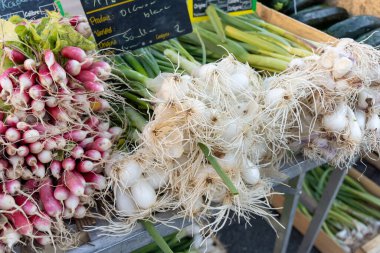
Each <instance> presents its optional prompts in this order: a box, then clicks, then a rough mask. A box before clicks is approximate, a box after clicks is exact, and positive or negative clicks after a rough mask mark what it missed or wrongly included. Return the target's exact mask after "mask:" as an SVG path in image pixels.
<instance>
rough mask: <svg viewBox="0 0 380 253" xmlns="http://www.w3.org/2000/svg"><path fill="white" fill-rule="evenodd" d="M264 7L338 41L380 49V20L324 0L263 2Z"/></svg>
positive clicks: (264, 0)
mask: <svg viewBox="0 0 380 253" xmlns="http://www.w3.org/2000/svg"><path fill="white" fill-rule="evenodd" d="M262 2H263V4H265V5H267V6H269V7H272V8H274V9H276V10H278V11H281V12H283V13H285V14H287V15H289V16H291V17H292V18H294V19H297V20H299V21H301V22H303V23H305V24H307V25H310V26H313V27H315V28H318V29H320V30H323V31H324V32H326V33H328V34H330V35H332V36H334V37H336V38H352V39H355V40H356V41H363V42H364V43H366V44H369V45H371V46H373V47H379V46H380V18H379V17H374V16H366V15H362V16H352V17H350V15H349V13H348V12H347V10H345V9H344V8H341V7H335V6H328V5H326V4H324V0H269V1H268V0H263V1H262Z"/></svg>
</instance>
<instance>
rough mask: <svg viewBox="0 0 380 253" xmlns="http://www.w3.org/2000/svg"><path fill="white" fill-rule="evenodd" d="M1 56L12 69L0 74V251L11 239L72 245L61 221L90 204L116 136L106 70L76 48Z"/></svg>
mask: <svg viewBox="0 0 380 253" xmlns="http://www.w3.org/2000/svg"><path fill="white" fill-rule="evenodd" d="M70 27H71V26H70ZM74 35H75V34H74ZM54 51H56V48H54ZM4 53H5V55H6V56H7V57H8V58H9V60H11V61H12V62H13V66H12V67H10V68H8V69H6V70H5V71H3V72H2V73H1V75H0V101H1V108H2V111H1V115H0V140H1V143H0V145H1V148H2V150H3V152H2V153H1V155H0V220H1V224H2V226H0V252H3V249H4V250H11V249H12V247H13V246H14V245H15V244H16V243H17V242H27V243H30V245H32V247H33V248H35V247H36V246H44V245H48V244H53V245H54V246H57V247H59V248H62V249H65V248H70V247H73V246H75V243H76V242H77V237H76V235H75V233H73V231H69V230H68V228H66V225H65V224H64V222H63V221H64V219H71V218H84V217H85V216H86V215H87V214H88V210H89V208H91V207H94V205H95V201H94V197H95V195H96V194H97V192H100V191H102V190H103V189H105V188H106V186H107V182H106V178H105V177H104V176H103V175H102V172H103V169H104V165H105V163H106V162H107V161H108V160H109V158H110V155H111V148H112V145H113V143H114V141H115V140H116V139H117V138H118V136H119V135H120V134H121V133H122V129H121V128H119V127H111V126H110V123H109V115H110V114H111V111H110V109H111V107H110V104H109V102H108V101H109V99H110V98H114V97H116V95H115V94H114V93H113V92H112V91H111V90H110V89H109V87H108V86H107V83H106V82H105V80H107V79H108V78H109V76H110V74H111V67H110V65H109V64H108V63H106V62H104V61H102V60H100V58H99V59H96V57H95V56H93V55H90V54H88V53H87V52H86V51H84V50H83V49H81V48H80V47H77V46H76V45H67V46H65V47H63V48H62V49H61V50H59V51H58V52H55V53H54V52H53V51H52V50H50V49H44V50H43V49H41V48H33V56H30V55H29V56H27V55H28V54H26V53H24V52H23V51H22V49H20V48H15V47H12V45H8V46H7V47H5V49H4Z"/></svg>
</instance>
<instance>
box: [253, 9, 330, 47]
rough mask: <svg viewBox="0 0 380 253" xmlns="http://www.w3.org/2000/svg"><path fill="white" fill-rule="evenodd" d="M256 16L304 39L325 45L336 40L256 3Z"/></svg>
mask: <svg viewBox="0 0 380 253" xmlns="http://www.w3.org/2000/svg"><path fill="white" fill-rule="evenodd" d="M257 14H258V15H259V16H260V17H261V18H262V19H263V20H265V21H267V22H268V23H271V24H273V25H276V26H278V27H281V28H283V29H285V30H287V31H289V32H291V33H294V34H296V35H298V36H301V37H303V38H305V39H309V40H313V41H316V42H326V43H328V42H334V41H336V38H334V37H332V36H330V35H328V34H326V33H324V32H321V31H319V30H317V29H315V28H313V27H311V26H308V25H305V24H303V23H301V22H299V21H297V20H295V19H292V18H290V17H288V16H286V15H284V14H282V13H280V12H277V11H275V10H273V9H270V8H268V7H266V6H264V5H262V4H261V3H257Z"/></svg>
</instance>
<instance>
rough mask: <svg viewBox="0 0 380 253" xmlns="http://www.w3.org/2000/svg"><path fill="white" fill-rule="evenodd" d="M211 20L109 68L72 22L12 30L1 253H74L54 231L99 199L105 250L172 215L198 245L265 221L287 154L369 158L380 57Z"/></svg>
mask: <svg viewBox="0 0 380 253" xmlns="http://www.w3.org/2000/svg"><path fill="white" fill-rule="evenodd" d="M207 13H208V15H209V17H210V19H211V21H210V22H206V23H202V24H199V25H198V26H196V27H195V32H194V33H193V34H190V35H186V36H183V37H181V38H179V40H171V41H167V42H164V43H162V44H157V45H154V46H152V47H149V48H144V49H140V50H137V51H135V52H133V54H132V53H130V52H128V53H126V54H124V55H122V56H114V57H107V59H109V60H108V63H106V62H103V61H101V60H99V59H101V58H100V57H97V55H96V54H95V53H93V52H92V50H94V48H95V47H94V44H93V42H92V41H91V40H90V39H88V36H90V33H89V26H88V23H87V22H86V21H85V20H84V19H82V18H80V17H74V18H72V19H62V18H61V17H55V16H54V14H51V15H50V16H49V17H48V18H44V19H41V20H39V21H33V22H28V21H26V20H21V19H18V18H12V19H13V22H14V23H16V24H17V28H16V29H15V30H16V32H17V35H18V37H19V40H20V41H18V42H17V41H8V42H5V43H4V44H5V46H6V48H7V49H6V50H4V53H5V54H6V55H7V56H8V58H9V59H10V60H7V61H6V62H5V63H7V64H8V65H9V66H8V67H9V68H8V69H6V70H5V71H4V72H3V73H2V76H1V77H0V84H1V94H0V95H1V101H2V103H1V106H2V108H3V111H4V115H3V118H4V121H3V124H1V125H0V134H1V137H2V140H3V141H2V145H3V146H4V150H5V152H4V153H3V157H2V158H4V160H0V164H1V166H2V167H1V168H2V169H1V170H0V171H3V173H2V174H1V175H2V178H1V183H2V186H3V187H2V191H1V193H0V194H1V195H0V196H1V197H2V199H4V203H6V205H5V204H4V205H3V206H0V209H1V211H0V215H1V221H2V223H4V224H5V226H3V227H4V228H3V229H2V231H1V233H2V234H3V236H2V237H1V239H2V241H3V244H6V245H5V246H6V247H8V248H11V247H12V246H13V245H14V243H15V242H17V241H18V240H19V237H17V235H19V234H21V235H23V238H22V240H23V241H28V240H29V242H31V243H32V245H33V242H34V239H35V240H37V239H39V238H42V239H44V241H42V240H40V241H38V242H39V243H40V244H48V243H50V242H49V241H52V242H54V243H57V244H59V246H60V247H63V248H64V247H69V246H72V245H73V240H74V239H75V236H74V235H73V234H70V233H69V232H68V230H67V229H65V226H64V223H63V222H62V221H63V219H64V218H71V217H77V218H79V217H83V216H84V215H86V214H87V213H88V212H87V210H88V208H90V207H93V206H95V201H94V199H95V197H96V198H97V200H99V201H100V202H101V205H100V206H99V207H100V208H102V209H104V210H105V212H104V214H103V213H102V214H101V215H100V214H98V215H97V216H98V217H100V218H104V219H107V220H108V221H109V225H107V226H103V227H97V229H100V230H103V231H105V232H107V234H126V233H128V232H130V231H132V228H133V227H134V226H135V224H136V223H137V222H138V221H141V222H142V223H143V224H145V226H146V227H148V226H149V224H151V223H150V221H157V220H158V218H157V217H156V214H157V213H160V212H167V211H170V210H173V209H175V210H177V216H175V217H174V218H176V217H185V218H191V219H192V220H195V221H196V222H197V223H199V224H200V226H201V231H202V233H204V234H205V235H206V236H209V235H211V234H212V233H213V232H216V231H218V230H220V229H221V228H222V227H223V226H224V225H225V223H226V221H227V220H228V219H229V218H230V215H231V213H233V214H234V215H235V216H237V217H238V218H239V219H244V220H246V221H247V222H249V220H250V218H251V217H252V215H254V214H255V215H259V216H263V217H264V218H266V219H267V220H268V221H269V222H271V221H275V219H273V214H272V213H271V212H270V210H269V209H270V206H269V204H268V201H267V200H266V198H267V197H269V196H270V194H271V193H270V189H271V186H272V183H273V180H274V179H275V178H277V177H278V176H279V175H278V174H279V173H278V169H279V167H280V166H281V164H283V163H284V162H285V161H287V160H288V159H291V158H293V156H294V155H295V154H296V153H298V152H299V151H302V152H303V153H304V154H305V155H306V156H308V157H310V158H312V159H325V160H327V161H328V162H330V163H331V164H334V165H337V166H340V167H344V168H346V167H347V166H348V165H349V164H351V163H352V162H353V161H355V158H356V156H358V155H360V154H361V153H365V152H370V151H373V150H378V149H379V143H380V142H379V141H378V140H379V136H380V134H379V133H380V131H379V130H378V129H380V118H379V116H378V115H379V112H378V110H377V107H376V103H377V98H378V96H377V94H378V91H377V84H378V83H379V82H380V53H379V51H377V50H375V49H374V48H372V47H370V46H367V45H363V44H359V43H356V42H354V41H352V40H349V39H344V40H340V41H338V42H337V43H335V44H334V45H329V46H326V45H322V46H321V48H319V49H316V48H315V45H314V43H311V42H307V41H305V40H303V39H302V38H299V37H297V36H295V35H293V34H290V33H288V32H287V31H285V30H283V29H280V28H278V27H276V26H273V25H271V24H268V23H266V22H264V21H262V20H261V19H259V18H258V17H256V16H254V15H249V16H244V17H230V16H229V15H227V14H226V13H224V12H222V11H221V10H219V9H217V8H215V7H214V6H212V5H211V6H210V7H209V8H208V9H207ZM78 32H79V33H80V34H82V35H83V36H81V35H80V34H79V33H78ZM199 49H200V50H199ZM138 55H140V56H138ZM200 62H202V63H203V64H201V63H200ZM206 63H207V64H206ZM251 67H255V68H256V69H258V70H264V71H262V72H261V73H260V72H256V71H255V70H253V69H252V68H251ZM111 72H112V73H111ZM276 72H282V73H281V74H273V73H276ZM267 75H271V76H270V77H268V76H267ZM110 79H112V82H111V81H110ZM114 89H116V90H117V91H118V94H120V97H118V96H117V95H116V94H115V93H114V92H112V90H114ZM115 98H116V99H115ZM114 100H118V101H119V102H120V103H121V105H120V106H117V104H116V102H114ZM110 104H112V106H110ZM125 104H128V106H126V108H125V107H124V106H123V105H125ZM126 119H128V129H127V131H123V130H122V127H124V125H125V123H126ZM111 125H114V126H115V127H110V126H111ZM1 129H3V130H1ZM119 137H120V138H119ZM116 140H117V142H116ZM126 151H127V152H126ZM100 191H101V192H100ZM5 200H6V201H5ZM49 200H50V201H49ZM13 201H15V202H16V204H17V205H13ZM26 203H27V204H28V206H29V203H31V204H33V205H34V207H35V211H36V213H33V212H32V213H27V212H28V211H27V207H26V206H27V205H26ZM40 203H41V204H40ZM0 204H1V203H0ZM38 207H39V208H38ZM14 215H18V216H19V217H21V218H22V219H14V218H13V217H14ZM38 218H41V219H43V221H46V220H48V221H49V222H50V223H51V224H52V225H51V229H49V230H48V229H46V227H37V225H34V227H33V224H32V223H34V220H35V219H38ZM115 218H116V219H115ZM22 220H23V221H25V222H26V224H28V225H27V226H26V227H25V229H24V227H21V229H20V228H16V222H19V221H22ZM163 222H165V221H163ZM41 233H44V234H41ZM8 234H10V236H8ZM15 236H16V237H15ZM67 237H69V238H70V239H71V240H69V239H68V238H67ZM9 238H10V239H9ZM12 238H13V239H12ZM14 238H16V239H14ZM164 247H166V246H164ZM161 249H162V248H161ZM165 252H170V251H165Z"/></svg>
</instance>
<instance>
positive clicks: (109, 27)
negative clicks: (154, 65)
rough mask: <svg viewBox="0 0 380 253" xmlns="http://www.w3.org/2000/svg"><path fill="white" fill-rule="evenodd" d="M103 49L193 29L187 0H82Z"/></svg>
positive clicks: (132, 46) (136, 45)
mask: <svg viewBox="0 0 380 253" xmlns="http://www.w3.org/2000/svg"><path fill="white" fill-rule="evenodd" d="M81 2H82V5H83V8H84V10H85V12H86V15H87V18H88V21H89V23H90V25H91V28H92V32H93V34H94V36H95V39H96V41H97V43H98V47H99V48H100V49H104V48H118V49H124V50H133V49H137V48H141V47H145V46H148V45H151V44H154V43H157V42H161V41H164V40H168V39H171V38H175V37H178V36H180V35H183V34H187V33H190V32H192V26H191V23H190V18H189V13H188V10H187V5H186V0H81Z"/></svg>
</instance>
